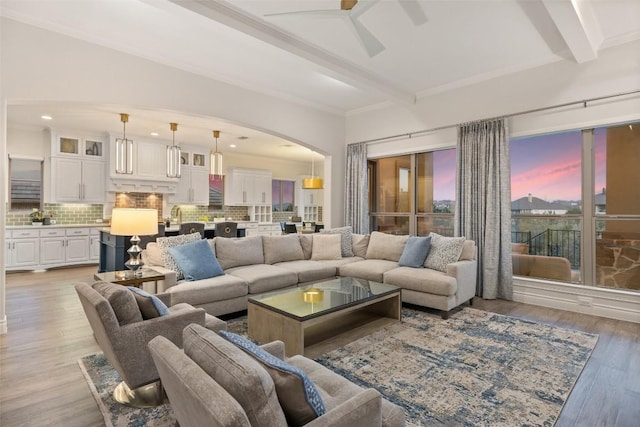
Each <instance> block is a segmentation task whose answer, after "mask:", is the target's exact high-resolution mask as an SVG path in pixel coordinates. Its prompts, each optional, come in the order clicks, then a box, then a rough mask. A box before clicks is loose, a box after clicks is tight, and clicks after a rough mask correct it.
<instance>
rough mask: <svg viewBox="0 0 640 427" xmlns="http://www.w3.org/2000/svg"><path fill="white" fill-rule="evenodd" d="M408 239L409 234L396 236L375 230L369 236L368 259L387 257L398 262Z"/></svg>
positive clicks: (388, 259)
mask: <svg viewBox="0 0 640 427" xmlns="http://www.w3.org/2000/svg"><path fill="white" fill-rule="evenodd" d="M408 239H409V236H396V235H393V234H386V233H380V232H379V231H374V232H373V233H371V236H370V237H369V246H368V247H367V259H386V260H387V261H395V262H398V261H399V260H400V257H401V256H402V251H404V246H405V244H406V243H407V240H408Z"/></svg>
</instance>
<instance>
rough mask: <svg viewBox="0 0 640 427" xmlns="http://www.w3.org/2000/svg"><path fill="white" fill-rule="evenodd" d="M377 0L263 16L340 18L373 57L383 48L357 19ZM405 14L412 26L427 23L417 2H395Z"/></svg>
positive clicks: (352, 0) (343, 1) (345, 0)
mask: <svg viewBox="0 0 640 427" xmlns="http://www.w3.org/2000/svg"><path fill="white" fill-rule="evenodd" d="M378 1H379V0H367V1H364V0H362V1H360V2H358V0H340V10H335V9H326V10H304V11H299V12H284V13H271V14H267V15H265V16H284V15H316V16H328V17H340V18H343V19H344V20H345V22H347V24H348V25H349V27H350V28H351V29H352V30H353V32H354V34H355V36H356V38H357V39H358V40H359V41H360V43H361V44H362V46H363V47H364V49H365V50H366V51H367V54H368V55H369V57H374V56H376V55H377V54H379V53H380V52H382V51H383V50H384V49H385V47H384V45H383V44H382V43H381V42H380V40H378V39H377V38H376V37H375V36H374V35H373V34H372V33H371V31H369V30H368V29H367V28H366V27H365V26H364V25H362V24H361V23H360V21H358V18H359V17H360V16H361V15H362V14H363V13H364V12H366V11H367V10H369V9H370V8H371V7H372V6H373V5H375V4H376V3H377V2H378ZM397 1H398V3H400V6H402V8H403V9H404V11H405V13H406V14H407V15H408V16H409V18H410V19H411V21H412V22H413V24H414V25H422V24H424V23H425V22H427V16H426V15H425V13H424V11H423V10H422V7H421V6H420V4H419V3H418V0H397Z"/></svg>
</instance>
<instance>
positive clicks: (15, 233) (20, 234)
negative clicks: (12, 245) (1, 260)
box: [7, 230, 40, 239]
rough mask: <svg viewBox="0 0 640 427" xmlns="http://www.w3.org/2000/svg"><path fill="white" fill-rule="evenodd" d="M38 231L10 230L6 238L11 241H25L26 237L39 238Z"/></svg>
mask: <svg viewBox="0 0 640 427" xmlns="http://www.w3.org/2000/svg"><path fill="white" fill-rule="evenodd" d="M39 231H40V230H11V231H10V232H9V233H7V234H9V235H8V236H7V237H10V238H12V239H26V238H27V237H40V234H39V233H38V232H39Z"/></svg>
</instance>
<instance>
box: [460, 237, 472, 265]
mask: <svg viewBox="0 0 640 427" xmlns="http://www.w3.org/2000/svg"><path fill="white" fill-rule="evenodd" d="M474 259H476V242H474V241H473V240H465V241H464V245H463V246H462V252H461V253H460V259H458V261H473V260H474Z"/></svg>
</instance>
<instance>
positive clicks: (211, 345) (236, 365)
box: [182, 324, 287, 427]
mask: <svg viewBox="0 0 640 427" xmlns="http://www.w3.org/2000/svg"><path fill="white" fill-rule="evenodd" d="M182 341H183V346H184V352H185V354H186V355H187V356H189V357H190V358H191V359H193V361H194V362H196V363H197V364H198V365H199V366H200V367H201V368H202V370H204V371H205V372H206V373H207V374H208V375H209V376H210V377H211V378H213V379H214V380H215V381H216V382H217V383H218V384H220V385H221V386H222V387H223V388H224V389H225V390H226V391H227V392H228V393H229V394H230V395H231V396H233V398H234V399H235V400H237V401H238V403H239V404H240V406H242V408H243V409H244V411H245V413H246V414H247V418H249V422H250V423H251V425H252V426H262V427H272V426H286V425H287V420H286V418H285V415H284V412H283V411H282V408H281V407H280V403H278V396H277V395H276V390H275V386H274V384H273V380H272V379H271V377H270V376H269V374H268V373H267V371H266V370H265V369H264V368H263V367H262V366H260V364H258V362H256V361H255V360H254V359H253V358H252V357H251V356H249V355H248V354H246V353H245V352H244V351H242V350H240V349H239V348H238V347H236V346H235V345H233V344H231V343H230V342H229V341H227V340H225V339H224V338H222V337H220V336H218V335H217V334H216V333H215V332H212V331H209V330H207V329H206V328H204V327H202V326H200V325H196V324H191V325H189V326H187V327H186V328H185V329H184V331H183V332H182Z"/></svg>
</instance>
